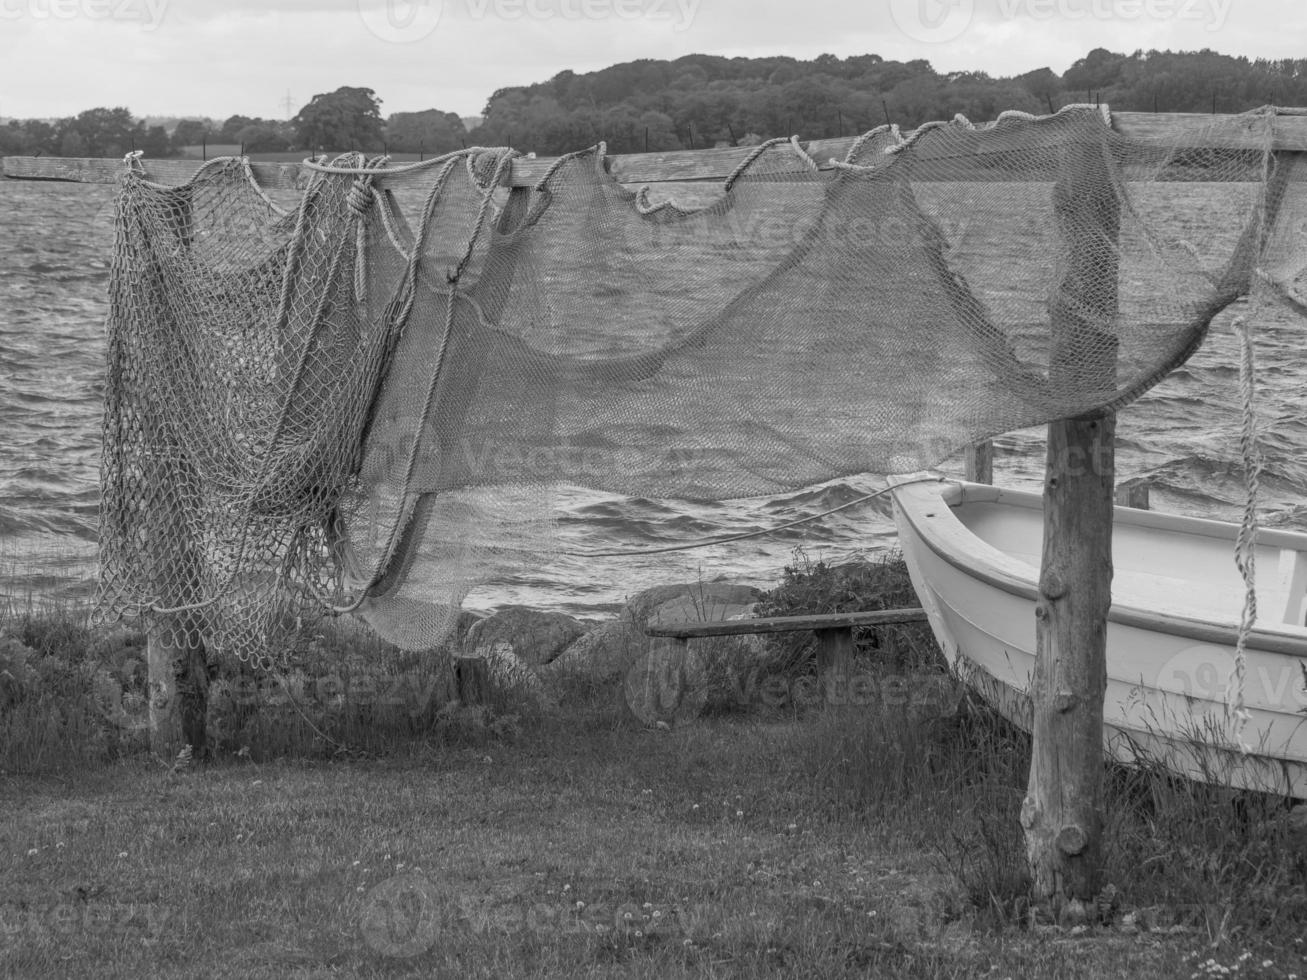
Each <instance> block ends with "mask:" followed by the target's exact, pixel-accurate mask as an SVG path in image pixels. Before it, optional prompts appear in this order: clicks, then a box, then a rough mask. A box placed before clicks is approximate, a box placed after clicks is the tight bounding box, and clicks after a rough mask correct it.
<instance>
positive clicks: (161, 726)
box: [145, 186, 209, 762]
mask: <svg viewBox="0 0 1307 980" xmlns="http://www.w3.org/2000/svg"><path fill="white" fill-rule="evenodd" d="M172 197H173V206H172V208H171V210H170V212H169V214H168V218H169V219H170V223H171V224H172V227H173V231H174V232H175V233H176V235H177V240H178V244H179V246H180V247H181V249H182V250H186V249H189V248H190V246H191V243H192V241H193V238H194V227H193V220H194V214H193V208H192V191H191V188H189V187H185V186H183V187H178V188H176V189H174V190H173V191H172ZM155 424H156V426H157V428H156V429H155V447H154V452H155V453H156V454H159V453H161V450H162V447H164V446H167V447H168V449H167V451H166V452H167V455H166V456H163V455H156V456H155V458H154V459H153V461H152V463H153V465H152V466H151V467H150V469H151V470H152V474H153V477H152V478H153V481H157V483H156V485H157V486H171V487H175V488H181V487H188V486H193V485H194V484H195V481H196V479H197V477H196V476H195V474H194V472H193V471H192V469H191V466H190V464H189V462H188V461H187V459H186V456H185V453H184V451H183V450H182V449H181V448H180V446H179V445H178V442H179V441H178V439H177V438H176V436H175V434H174V433H172V431H171V430H170V429H169V427H168V426H167V423H166V422H165V421H164V420H162V419H159V420H156V422H155ZM165 500H166V498H165ZM174 507H175V504H174V506H168V503H165V502H163V501H158V502H156V505H155V506H152V507H150V508H149V510H150V528H149V541H150V547H151V551H152V554H151V565H152V566H153V567H152V574H153V577H154V579H155V582H156V594H157V595H159V596H162V597H163V598H164V603H165V607H166V608H179V607H182V606H185V605H188V604H193V603H194V602H195V601H196V597H197V596H198V595H199V594H200V589H199V583H200V562H199V556H198V555H197V554H196V553H195V547H196V545H195V544H194V542H193V540H192V535H191V532H190V530H189V528H188V527H187V526H186V521H185V518H184V516H183V515H182V514H180V513H178V512H177V511H176V510H175V509H174ZM201 624H202V620H201V618H200V617H199V616H198V615H197V613H196V612H195V611H194V610H182V611H179V612H159V613H153V614H150V620H149V623H148V628H147V641H146V655H145V659H146V678H147V687H148V697H149V722H150V751H151V752H152V753H154V755H155V756H156V757H157V758H159V759H160V760H162V761H165V762H171V761H173V760H175V759H176V758H177V756H178V754H179V753H180V752H181V751H182V749H183V748H184V747H185V746H190V749H191V753H192V755H193V756H194V757H196V758H200V757H202V756H203V755H204V754H205V751H206V748H207V744H206V723H207V714H208V692H209V674H208V661H207V658H206V656H205V650H204V643H203V640H202V639H201V635H202V632H203V631H202V629H201Z"/></svg>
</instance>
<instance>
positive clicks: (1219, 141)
mask: <svg viewBox="0 0 1307 980" xmlns="http://www.w3.org/2000/svg"><path fill="white" fill-rule="evenodd" d="M1272 126H1273V140H1274V146H1273V148H1274V149H1276V150H1284V151H1307V110H1304V109H1284V110H1280V112H1279V113H1278V114H1277V115H1276V116H1275V117H1274V119H1273V121H1272ZM1112 127H1113V128H1114V129H1115V130H1116V131H1117V132H1118V133H1120V134H1122V135H1123V136H1130V137H1135V138H1139V139H1151V140H1158V141H1159V142H1162V143H1165V144H1166V145H1169V146H1177V147H1183V146H1193V147H1203V148H1209V149H1213V148H1215V149H1254V150H1261V149H1264V148H1265V136H1264V133H1263V131H1262V129H1261V127H1260V126H1259V125H1257V124H1256V123H1255V122H1254V121H1253V117H1249V116H1238V115H1205V114H1203V113H1177V112H1172V113H1153V112H1117V113H1113V114H1112ZM852 144H853V137H844V138H841V139H828V140H813V141H812V142H809V143H806V144H804V148H805V149H806V151H807V153H808V155H809V156H811V157H812V158H813V159H814V160H816V161H817V162H818V164H819V165H820V166H821V168H822V169H825V170H829V169H831V167H830V163H829V161H830V160H831V159H832V158H835V159H842V158H843V157H844V156H845V154H847V153H848V151H849V147H850V146H851V145H852ZM750 149H751V148H750V147H726V148H722V149H712V150H671V151H667V152H663V153H629V154H623V155H620V156H610V157H608V160H607V163H608V170H609V172H610V173H611V174H612V175H613V176H614V177H616V178H617V180H619V181H620V182H622V183H624V184H648V183H665V182H677V181H693V180H724V179H725V178H726V177H728V176H730V174H731V173H733V172H734V171H735V168H736V167H738V166H739V165H740V164H741V163H742V162H743V161H744V159H745V157H746V156H747V155H748V154H749V152H750ZM997 151H998V148H996V153H997ZM929 155H930V154H929V152H926V153H925V156H927V157H928V156H929ZM968 159H969V160H972V161H973V163H975V166H976V173H975V175H974V179H977V180H985V179H990V180H992V179H997V177H998V176H1000V175H998V174H997V172H990V173H986V172H985V170H984V163H983V160H980V161H977V160H976V158H975V155H974V154H969V155H968ZM2 163H3V172H4V176H6V177H9V178H13V179H17V180H55V181H70V182H74V183H83V184H112V183H115V182H117V180H118V178H119V176H120V175H121V174H122V171H123V161H121V160H115V159H87V158H73V157H4V158H3V161H2ZM142 163H143V165H144V166H145V169H146V172H147V173H148V174H149V176H150V178H151V179H152V180H155V181H158V182H159V183H163V184H180V183H185V182H186V181H187V180H188V179H189V178H190V177H191V176H193V175H194V174H195V172H196V171H197V170H199V169H200V167H201V166H203V163H202V162H201V161H199V160H166V159H160V160H143V161H142ZM552 163H553V158H544V157H541V158H538V159H527V158H520V159H517V160H514V161H513V165H512V173H511V177H510V183H511V185H512V186H513V187H531V186H533V185H534V184H536V183H537V182H538V181H539V180H540V179H541V178H542V177H543V176H544V175H545V172H546V171H547V170H548V169H549V167H550V165H551V164H552ZM250 166H251V167H252V169H253V171H254V176H255V178H256V179H257V180H258V182H259V184H260V185H261V186H263V187H264V188H266V189H268V190H296V189H299V188H302V187H303V186H304V184H305V183H306V181H307V179H308V175H309V173H310V171H309V170H308V169H307V168H305V167H303V166H302V165H301V164H299V163H293V162H285V163H264V162H252V163H251V165H250ZM1001 176H1002V179H1005V180H1011V179H1012V175H1011V173H1004V174H1002V175H1001ZM950 178H951V179H954V180H959V179H972V175H970V174H967V175H962V174H958V173H952V174H950ZM1298 179H1307V178H1298Z"/></svg>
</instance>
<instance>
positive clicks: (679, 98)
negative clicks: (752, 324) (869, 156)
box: [0, 48, 1307, 157]
mask: <svg viewBox="0 0 1307 980" xmlns="http://www.w3.org/2000/svg"><path fill="white" fill-rule="evenodd" d="M1086 101H1090V102H1106V103H1108V104H1110V105H1111V107H1112V108H1113V109H1117V110H1137V111H1144V112H1154V111H1156V112H1242V111H1245V110H1248V109H1253V108H1256V107H1257V106H1261V105H1266V104H1268V103H1275V104H1279V105H1297V106H1302V105H1307V59H1285V60H1278V61H1269V60H1262V59H1258V60H1255V61H1253V60H1249V59H1247V58H1242V57H1231V56H1229V55H1223V54H1219V53H1217V52H1215V51H1210V50H1204V51H1197V52H1171V51H1147V52H1145V51H1136V52H1135V53H1134V54H1114V53H1112V52H1111V51H1106V50H1104V49H1102V48H1098V49H1095V50H1094V51H1091V52H1090V53H1089V54H1088V55H1086V56H1085V57H1084V58H1081V59H1080V60H1079V61H1077V62H1076V63H1075V64H1074V65H1072V66H1071V67H1070V68H1069V69H1067V71H1066V72H1065V73H1064V74H1062V75H1058V74H1057V73H1056V72H1054V71H1052V70H1051V69H1048V68H1040V69H1037V70H1035V71H1030V72H1026V73H1025V74H1022V75H1016V76H1014V77H1011V78H994V77H991V76H989V75H987V74H985V73H984V72H950V73H947V74H941V73H940V72H937V71H935V70H934V69H933V68H932V67H931V65H930V63H929V62H927V61H908V62H900V61H886V60H885V59H884V58H881V57H880V56H878V55H874V54H867V55H855V56H852V57H848V58H837V57H836V56H834V55H830V54H823V55H819V56H818V57H816V58H814V59H813V60H811V61H801V60H798V59H795V58H785V57H775V58H723V57H718V56H714V55H687V56H685V57H683V58H677V59H675V60H674V61H656V60H650V59H644V60H640V61H633V62H628V63H626V64H620V65H613V66H612V67H610V68H604V69H602V70H601V71H595V72H588V73H586V74H577V73H575V72H572V71H563V72H560V73H558V74H557V75H555V76H554V77H553V78H551V79H550V80H549V81H547V82H538V83H536V84H533V85H526V86H519V87H514V88H505V89H500V90H499V91H497V92H495V93H494V95H492V96H491V97H490V100H489V102H488V103H487V104H486V107H485V110H484V113H483V116H484V118H483V122H482V124H481V125H480V126H479V127H477V128H476V129H474V130H472V132H470V133H469V132H467V130H466V129H465V127H464V126H463V124H462V122H461V121H460V119H459V117H458V116H457V115H456V114H454V113H452V112H446V111H442V110H439V109H428V110H425V111H423V112H401V113H395V114H393V115H391V116H389V117H386V118H383V117H382V115H381V100H380V99H379V98H377V96H376V94H375V93H374V92H373V90H372V89H368V88H350V87H345V88H340V89H337V90H336V91H335V92H331V93H326V94H323V95H317V96H314V98H313V100H312V101H311V102H310V103H309V104H308V105H306V106H304V107H303V108H302V109H300V111H299V113H298V114H297V115H296V116H295V118H294V119H291V120H268V119H258V118H251V117H247V116H232V117H231V118H229V119H227V120H226V121H224V122H222V123H217V122H215V121H213V120H193V119H187V120H182V121H180V122H178V123H177V124H176V125H175V126H174V127H173V128H172V129H171V130H169V129H168V128H166V127H163V126H149V127H147V126H146V125H145V124H144V123H143V122H141V121H139V120H136V119H134V118H133V117H132V115H131V113H130V112H129V111H128V110H127V109H123V108H113V109H108V108H95V109H88V110H87V111H85V112H82V113H80V114H78V115H77V116H73V117H69V118H67V119H60V120H57V121H55V122H47V121H41V120H11V121H10V122H9V123H8V124H6V125H4V126H0V154H6V155H23V154H34V153H43V154H47V155H58V156H117V155H121V154H123V153H126V152H128V151H129V150H132V149H139V150H143V151H144V152H145V154H146V155H147V156H152V157H161V156H172V155H177V154H180V153H182V152H183V151H184V148H186V147H188V146H195V145H198V144H201V143H209V144H240V145H242V146H243V147H244V150H245V152H247V153H269V152H288V151H300V152H304V153H312V152H318V151H328V152H335V151H344V150H362V151H364V152H366V153H382V152H391V153H425V154H427V155H434V154H439V153H445V152H448V151H450V150H455V149H458V148H460V147H462V146H473V145H481V146H501V145H510V146H513V147H515V148H517V149H519V150H522V151H524V152H525V151H534V152H537V153H540V154H542V155H543V154H551V155H552V154H557V153H563V152H567V151H569V150H576V149H582V148H584V147H587V146H591V145H593V144H594V143H597V142H599V141H600V140H605V141H607V143H608V147H609V150H610V151H611V152H614V153H629V152H639V151H642V150H646V149H647V150H651V151H657V150H682V149H694V148H702V147H709V146H720V145H744V144H750V143H757V142H760V141H761V140H763V139H766V138H769V137H773V136H788V135H790V134H795V133H797V134H798V135H800V136H801V137H803V138H805V139H820V138H826V137H833V136H840V135H844V136H848V135H853V134H855V133H859V132H864V131H866V130H868V129H871V128H873V127H875V126H878V125H881V124H883V123H886V122H892V123H897V124H898V125H899V126H901V127H903V128H905V129H906V128H911V127H914V126H917V125H919V124H921V123H923V122H926V121H929V120H931V119H949V118H952V117H953V116H954V115H955V114H957V113H962V114H964V115H965V116H967V117H968V118H969V119H971V120H973V121H976V122H980V121H983V120H987V119H992V118H994V117H995V116H996V115H998V113H1000V112H1002V111H1003V110H1005V109H1021V110H1025V111H1027V112H1034V113H1041V112H1050V111H1053V110H1055V109H1058V108H1060V107H1061V106H1063V105H1066V104H1068V103H1071V102H1086Z"/></svg>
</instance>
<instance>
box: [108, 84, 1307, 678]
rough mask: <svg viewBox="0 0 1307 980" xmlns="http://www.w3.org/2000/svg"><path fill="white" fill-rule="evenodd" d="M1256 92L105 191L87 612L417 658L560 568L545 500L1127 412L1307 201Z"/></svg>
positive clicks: (953, 442) (858, 456) (236, 643)
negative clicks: (619, 151) (650, 160)
mask: <svg viewBox="0 0 1307 980" xmlns="http://www.w3.org/2000/svg"><path fill="white" fill-rule="evenodd" d="M1276 118H1277V117H1276V115H1275V114H1274V113H1273V112H1262V113H1258V114H1252V115H1249V116H1245V117H1222V118H1221V119H1220V120H1219V121H1217V122H1214V123H1212V124H1202V125H1200V126H1197V127H1196V128H1195V129H1194V131H1193V132H1191V133H1187V134H1183V135H1182V136H1179V137H1177V136H1176V134H1175V133H1174V132H1171V133H1170V134H1168V136H1167V138H1166V140H1165V141H1163V140H1161V139H1147V138H1139V137H1135V138H1130V137H1126V136H1123V135H1121V134H1119V133H1117V132H1115V131H1114V130H1113V128H1112V126H1111V125H1110V120H1109V119H1108V118H1107V115H1106V113H1105V112H1104V111H1101V110H1099V109H1096V108H1092V107H1071V108H1068V109H1065V110H1063V111H1061V112H1059V113H1057V114H1055V115H1052V116H1048V117H1043V118H1033V117H1029V116H1025V115H1021V114H1005V115H1004V116H1003V117H1001V118H1000V119H999V120H998V121H997V122H996V123H995V124H992V125H990V126H987V127H983V128H977V127H973V126H971V125H970V124H969V123H967V122H966V121H965V120H961V119H959V120H957V121H955V122H953V123H947V124H936V125H930V126H927V127H923V128H922V129H921V130H918V131H917V132H916V133H915V134H913V136H912V137H911V138H910V139H908V140H904V139H902V138H901V137H900V136H899V134H898V133H897V131H895V130H892V129H888V128H885V129H880V130H876V131H873V132H871V133H868V134H866V135H864V136H863V137H860V138H859V139H857V140H855V141H852V142H851V144H849V146H848V149H847V153H846V154H845V155H844V156H843V158H842V159H839V160H825V159H823V160H814V159H813V158H812V157H811V156H809V155H808V153H807V152H806V151H805V149H804V148H803V147H802V146H801V145H800V144H799V143H798V142H797V141H792V140H777V141H771V142H769V143H766V144H764V145H762V146H761V147H757V148H755V149H754V150H753V151H751V152H750V153H749V154H748V155H747V157H746V158H744V159H743V160H742V161H741V162H740V163H739V165H738V166H737V167H736V168H735V171H734V172H733V173H731V174H730V176H729V177H728V178H727V179H726V180H724V181H722V182H721V184H720V186H719V187H718V188H717V193H716V197H715V200H713V201H712V202H711V203H709V204H707V205H706V206H702V207H699V208H689V207H686V206H683V204H678V203H677V191H676V189H675V187H671V188H670V189H669V188H668V187H667V186H663V187H659V188H654V189H652V190H651V189H650V188H648V187H640V186H634V187H631V186H625V185H623V184H622V183H620V182H619V181H618V180H617V179H615V178H614V177H613V176H611V175H610V173H609V172H608V170H607V169H606V165H605V157H604V155H603V152H602V148H601V147H600V148H593V149H590V150H587V151H584V152H580V153H576V154H572V155H569V156H565V157H562V158H560V159H559V160H557V161H556V162H555V163H554V164H553V165H552V166H550V167H549V168H548V169H547V172H543V173H541V175H540V177H539V178H538V180H536V181H535V182H534V184H533V186H529V187H521V186H511V187H510V185H512V184H513V183H514V182H513V180H512V174H513V173H514V168H515V166H516V167H522V165H523V163H524V161H523V160H521V159H520V158H518V157H517V154H515V153H513V152H512V151H510V150H506V149H490V150H482V149H473V150H467V151H465V152H459V153H455V154H451V155H449V156H446V157H442V158H440V159H437V160H432V161H427V162H425V163H423V164H419V165H412V166H405V167H393V166H386V165H385V164H384V161H379V160H377V161H369V160H365V159H363V158H362V157H358V156H345V157H340V158H338V159H336V160H335V161H333V162H332V163H331V164H325V163H324V164H315V165H312V166H311V167H310V168H309V170H310V173H311V180H310V182H309V185H308V187H307V188H306V189H305V190H304V191H303V193H302V195H301V196H300V198H299V200H298V204H297V206H294V207H291V208H288V209H284V210H283V209H282V208H280V207H278V206H277V204H276V203H274V201H272V200H271V199H270V198H269V197H268V196H266V195H265V194H264V193H263V192H262V191H261V190H260V189H259V188H258V186H257V185H256V183H255V181H254V179H253V176H252V173H251V171H250V169H249V166H248V165H247V164H246V163H244V162H243V161H241V160H239V159H226V160H219V161H214V162H212V163H210V164H208V165H206V166H205V167H203V168H202V169H201V170H200V172H199V173H198V174H197V175H196V176H195V177H194V179H192V180H191V181H190V182H189V183H187V184H185V185H184V186H171V187H168V186H160V185H157V184H154V183H151V182H150V181H149V180H148V179H146V177H145V175H144V174H143V173H141V172H140V170H139V168H132V169H129V170H128V171H127V172H126V173H125V175H124V177H123V179H122V186H121V191H120V195H119V200H118V211H117V226H116V231H117V234H116V244H115V254H114V263H113V274H112V283H111V312H110V316H109V323H108V332H109V345H108V351H109V353H108V358H109V382H108V392H107V396H106V410H105V422H104V457H103V460H104V461H103V487H102V491H103V496H102V503H101V508H102V509H101V584H100V604H101V609H102V610H103V611H104V612H105V614H107V615H110V616H121V615H130V614H145V615H146V616H147V619H148V621H149V622H150V623H151V625H152V628H154V629H156V630H170V631H172V632H173V634H174V637H175V638H177V639H179V640H186V641H188V642H203V643H205V644H207V645H208V646H209V647H210V649H212V650H214V651H215V652H219V653H230V654H233V655H236V656H240V657H242V658H254V659H256V660H258V661H261V662H265V663H266V662H268V661H269V660H270V658H272V657H273V656H275V654H276V652H277V651H278V650H279V649H281V648H282V647H283V646H284V643H285V640H286V639H287V638H288V637H290V636H292V635H293V634H294V633H296V632H297V631H298V630H301V629H303V628H304V626H305V624H306V623H311V622H312V621H313V620H314V619H316V618H317V617H319V616H322V615H324V614H332V613H338V614H346V613H350V614H354V615H356V616H359V617H361V618H363V619H364V620H366V621H367V622H368V623H369V624H371V626H372V627H373V628H374V629H375V630H376V631H377V632H378V633H380V634H381V635H382V636H384V637H385V638H387V639H389V640H391V641H393V642H395V643H398V644H399V645H401V646H404V647H409V648H422V647H428V646H431V645H434V644H436V643H438V642H439V641H440V640H441V639H442V637H444V636H445V634H446V632H447V630H448V629H449V628H450V626H451V624H452V622H453V620H454V619H455V618H456V614H457V611H458V607H459V604H460V602H461V600H462V598H463V597H464V596H465V595H466V593H467V592H468V590H469V589H470V588H472V587H473V586H474V585H476V584H477V583H478V582H481V581H484V580H487V579H490V578H496V577H500V578H502V577H503V576H504V575H505V574H509V573H513V572H520V571H521V570H523V569H529V568H530V567H531V566H532V565H533V564H538V563H539V562H540V561H541V560H542V559H543V558H544V557H547V556H549V555H550V554H551V553H553V552H554V551H555V550H556V549H557V547H558V544H557V540H556V538H555V536H554V534H553V533H552V530H551V529H552V527H553V522H552V517H553V507H552V505H551V493H552V490H553V488H557V487H559V486H562V485H565V484H571V485H578V486H583V487H588V488H593V489H595V490H600V491H607V492H611V493H617V494H628V495H639V496H644V497H672V498H693V499H702V500H706V499H723V498H732V497H742V496H752V495H760V494H771V493H776V492H779V491H783V490H788V489H792V488H796V487H801V486H806V485H811V484H814V483H818V482H820V481H825V480H829V479H832V478H835V477H840V476H844V475H848V474H853V473H863V472H876V473H894V472H905V471H911V470H919V469H922V468H925V467H929V466H931V465H933V464H936V463H938V462H939V461H941V460H943V459H945V458H947V457H949V456H950V455H952V454H954V453H956V452H957V451H958V450H959V449H960V448H962V447H963V446H965V445H967V444H969V443H971V442H973V441H976V440H978V439H982V438H986V437H989V436H992V435H994V434H997V433H1002V432H1007V431H1010V430H1013V429H1018V428H1023V427H1027V426H1031V425H1035V424H1039V423H1043V422H1047V421H1050V420H1053V419H1058V418H1066V417H1073V416H1078V415H1082V414H1085V413H1090V412H1095V411H1101V410H1105V409H1116V408H1119V407H1121V406H1123V405H1125V404H1127V403H1128V402H1130V401H1131V400H1132V399H1134V398H1135V397H1137V396H1138V395H1140V394H1141V393H1142V392H1144V391H1146V390H1147V389H1148V388H1149V387H1150V386H1151V385H1153V384H1155V383H1156V382H1157V381H1159V380H1160V379H1161V378H1162V377H1164V376H1165V375H1166V373H1167V372H1168V371H1170V370H1171V369H1172V368H1174V367H1175V366H1177V365H1178V364H1180V363H1182V362H1183V361H1184V360H1185V358H1187V357H1188V356H1189V355H1190V354H1191V353H1192V352H1193V351H1194V350H1195V348H1196V347H1197V346H1198V345H1199V344H1200V343H1201V342H1202V340H1203V338H1204V335H1205V334H1206V332H1207V330H1208V328H1209V325H1210V324H1211V322H1212V320H1213V318H1214V317H1216V316H1217V315H1218V314H1219V313H1220V312H1221V311H1223V310H1224V309H1226V308H1227V307H1229V306H1230V305H1231V304H1234V303H1236V302H1239V301H1241V298H1243V297H1245V296H1247V295H1248V294H1249V292H1250V290H1251V289H1252V287H1253V285H1254V283H1262V284H1263V285H1264V287H1265V288H1267V289H1270V290H1272V291H1273V292H1275V293H1276V294H1277V296H1279V297H1280V298H1282V299H1285V300H1287V301H1289V302H1295V301H1296V300H1295V297H1296V295H1297V293H1296V289H1297V287H1298V285H1299V283H1298V282H1297V277H1298V276H1299V275H1300V272H1301V261H1302V260H1301V253H1300V251H1299V250H1298V248H1299V246H1300V245H1301V241H1300V240H1295V239H1300V238H1301V232H1302V229H1303V227H1304V222H1307V206H1305V205H1304V202H1303V199H1302V198H1303V195H1302V193H1301V190H1300V188H1301V187H1302V180H1303V173H1302V170H1303V168H1302V167H1301V166H1300V165H1299V164H1298V163H1297V158H1296V157H1293V156H1289V155H1282V156H1275V155H1274V154H1272V153H1271V152H1270V150H1271V147H1272V139H1273V136H1274V124H1275V120H1276Z"/></svg>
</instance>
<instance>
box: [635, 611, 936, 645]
mask: <svg viewBox="0 0 1307 980" xmlns="http://www.w3.org/2000/svg"><path fill="white" fill-rule="evenodd" d="M924 622H926V612H925V610H924V609H876V610H870V611H867V612H855V613H823V614H818V615H812V616H769V617H763V618H759V619H726V620H719V621H717V622H695V623H658V624H655V623H650V624H649V625H648V626H647V627H645V633H646V635H648V636H672V637H676V638H677V639H682V640H683V639H688V638H690V637H695V636H738V635H741V634H744V633H792V632H795V631H797V630H822V629H838V628H841V627H844V628H847V627H850V626H882V625H884V624H886V623H924Z"/></svg>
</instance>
